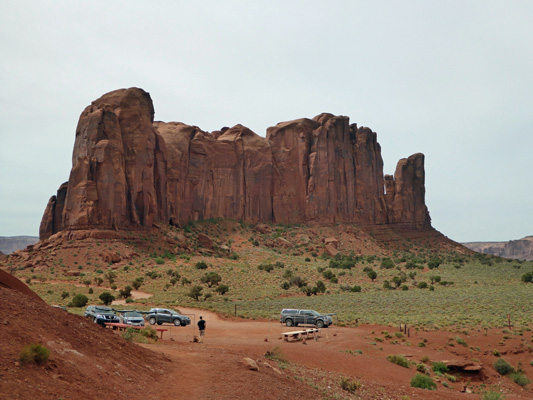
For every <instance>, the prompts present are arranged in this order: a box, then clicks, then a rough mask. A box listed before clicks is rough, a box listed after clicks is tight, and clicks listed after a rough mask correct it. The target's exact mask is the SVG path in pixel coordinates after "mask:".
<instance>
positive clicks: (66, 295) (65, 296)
mask: <svg viewBox="0 0 533 400" xmlns="http://www.w3.org/2000/svg"><path fill="white" fill-rule="evenodd" d="M68 296H69V293H68V292H66V291H65V292H63V293H61V298H62V299H63V300H65V299H66V298H67V297H68Z"/></svg>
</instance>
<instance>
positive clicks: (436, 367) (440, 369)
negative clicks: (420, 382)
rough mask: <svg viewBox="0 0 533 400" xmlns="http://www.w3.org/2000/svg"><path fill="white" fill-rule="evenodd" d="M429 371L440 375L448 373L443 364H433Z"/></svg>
mask: <svg viewBox="0 0 533 400" xmlns="http://www.w3.org/2000/svg"><path fill="white" fill-rule="evenodd" d="M431 369H432V370H433V371H434V372H438V373H441V374H444V373H445V372H448V366H447V365H446V364H444V363H443V362H434V363H432V365H431Z"/></svg>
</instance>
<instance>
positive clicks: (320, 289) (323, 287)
mask: <svg viewBox="0 0 533 400" xmlns="http://www.w3.org/2000/svg"><path fill="white" fill-rule="evenodd" d="M316 289H317V291H318V293H326V285H325V284H324V282H322V281H317V282H316Z"/></svg>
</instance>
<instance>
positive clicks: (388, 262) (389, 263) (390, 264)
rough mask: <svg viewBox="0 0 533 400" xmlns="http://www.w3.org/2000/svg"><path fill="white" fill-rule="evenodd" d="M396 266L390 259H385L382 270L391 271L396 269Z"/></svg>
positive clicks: (382, 262)
mask: <svg viewBox="0 0 533 400" xmlns="http://www.w3.org/2000/svg"><path fill="white" fill-rule="evenodd" d="M395 266H396V264H394V261H392V260H391V259H390V258H384V259H383V260H382V261H381V268H385V269H391V268H394V267H395Z"/></svg>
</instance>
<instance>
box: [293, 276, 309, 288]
mask: <svg viewBox="0 0 533 400" xmlns="http://www.w3.org/2000/svg"><path fill="white" fill-rule="evenodd" d="M289 283H290V284H291V285H292V286H298V287H299V288H302V287H304V286H307V282H306V281H305V279H303V278H302V277H301V276H293V277H292V278H291V279H290V281H289Z"/></svg>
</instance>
